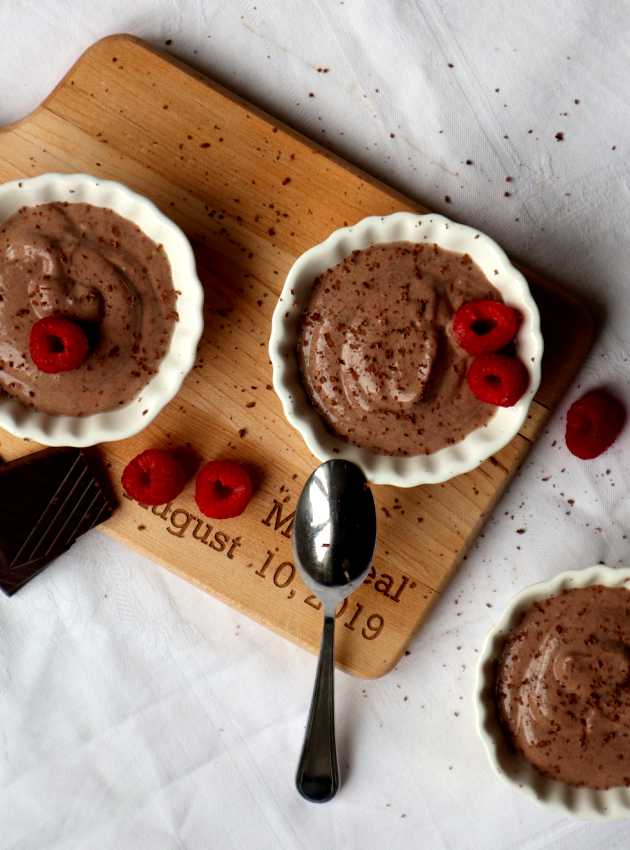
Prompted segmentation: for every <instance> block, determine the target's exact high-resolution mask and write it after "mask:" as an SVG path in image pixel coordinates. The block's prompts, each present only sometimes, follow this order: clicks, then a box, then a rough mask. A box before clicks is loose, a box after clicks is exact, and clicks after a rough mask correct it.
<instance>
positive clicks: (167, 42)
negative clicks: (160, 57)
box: [164, 38, 173, 47]
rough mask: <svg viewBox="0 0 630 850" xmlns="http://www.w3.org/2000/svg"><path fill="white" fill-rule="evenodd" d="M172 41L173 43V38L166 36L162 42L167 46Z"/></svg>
mask: <svg viewBox="0 0 630 850" xmlns="http://www.w3.org/2000/svg"><path fill="white" fill-rule="evenodd" d="M172 43H173V39H172V38H167V39H166V41H165V42H164V44H165V45H166V46H167V47H170V45H171V44H172Z"/></svg>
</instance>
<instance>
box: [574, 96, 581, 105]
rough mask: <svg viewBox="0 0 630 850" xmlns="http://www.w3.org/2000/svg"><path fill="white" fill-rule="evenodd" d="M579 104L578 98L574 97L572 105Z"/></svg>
mask: <svg viewBox="0 0 630 850" xmlns="http://www.w3.org/2000/svg"><path fill="white" fill-rule="evenodd" d="M579 102H580V98H579V97H576V98H575V100H574V101H573V103H574V104H575V105H576V106H577V105H578V103H579Z"/></svg>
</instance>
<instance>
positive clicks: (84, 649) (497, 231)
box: [0, 0, 630, 850]
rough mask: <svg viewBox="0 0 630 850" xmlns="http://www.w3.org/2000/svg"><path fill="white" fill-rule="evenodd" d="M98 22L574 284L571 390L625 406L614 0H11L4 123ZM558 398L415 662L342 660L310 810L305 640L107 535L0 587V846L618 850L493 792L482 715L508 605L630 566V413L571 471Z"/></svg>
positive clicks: (627, 90)
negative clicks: (487, 641) (534, 585)
mask: <svg viewBox="0 0 630 850" xmlns="http://www.w3.org/2000/svg"><path fill="white" fill-rule="evenodd" d="M117 31H128V32H132V33H135V34H137V35H140V36H142V37H144V38H146V39H148V40H150V41H152V42H154V43H156V44H158V45H159V44H162V45H163V43H164V41H165V40H166V39H169V38H170V39H172V44H171V46H170V48H169V49H170V50H172V52H173V53H174V54H175V55H177V56H179V57H181V58H183V59H186V60H188V61H190V62H191V63H192V64H194V65H196V66H197V67H198V68H200V69H202V70H204V71H207V72H208V73H209V74H211V75H212V76H214V77H215V78H217V79H219V80H220V81H222V82H224V83H225V84H227V85H228V86H230V87H232V88H234V89H236V90H237V91H238V92H240V93H241V94H244V95H245V96H247V97H249V98H251V99H252V100H253V101H255V102H256V103H258V104H259V105H261V106H263V107H265V108H267V109H268V110H269V111H270V112H272V113H274V114H276V115H278V116H279V117H281V118H283V119H285V120H286V121H288V123H290V124H292V125H294V126H295V127H297V128H299V129H300V130H303V131H304V132H305V133H306V134H308V135H310V136H312V137H314V138H316V139H319V140H322V141H323V142H324V143H325V144H328V145H329V146H330V147H332V148H334V149H335V150H336V151H338V152H340V153H341V154H343V155H344V156H346V157H347V158H348V159H349V160H351V161H353V162H356V163H358V164H360V165H362V166H364V167H365V168H367V169H368V170H369V171H371V172H372V173H374V174H376V175H378V176H381V177H383V178H384V179H386V180H387V181H389V182H391V183H392V184H394V185H395V186H397V187H398V188H400V189H402V190H403V191H405V192H406V193H408V194H410V195H412V196H416V197H417V198H419V199H421V200H423V201H425V202H426V203H427V204H428V205H431V206H433V207H434V208H436V209H439V210H441V211H444V212H446V213H447V214H448V213H450V214H452V215H456V216H457V217H458V218H460V219H461V220H464V221H469V222H470V223H472V224H474V225H476V226H478V227H480V228H483V229H485V230H487V231H488V232H489V233H490V234H491V235H493V236H494V237H496V238H497V239H498V240H499V241H500V242H501V243H502V244H503V245H504V246H505V247H506V248H507V249H508V250H509V251H511V252H512V253H514V254H516V255H517V256H519V257H521V258H524V259H526V260H527V261H528V262H529V263H530V264H532V265H534V266H537V267H540V268H541V269H543V270H546V271H547V272H549V273H551V274H553V275H554V276H555V277H556V278H558V279H559V280H560V281H562V282H564V283H565V284H567V285H568V286H570V287H571V288H572V289H573V290H574V291H576V292H578V293H581V294H582V295H583V297H584V298H585V299H587V300H588V301H589V302H590V303H591V304H592V306H593V309H594V310H596V311H597V314H598V316H599V317H600V318H601V319H602V320H603V331H602V333H601V336H600V338H599V341H598V343H597V345H596V347H595V349H594V351H593V353H592V355H591V357H590V359H589V361H588V363H587V365H586V367H585V369H584V371H583V373H582V376H581V383H582V385H583V386H585V387H586V386H591V385H594V384H599V383H602V382H603V383H606V384H609V385H611V386H613V387H614V388H616V390H617V391H618V392H619V394H620V395H621V396H622V397H624V398H625V399H626V401H628V402H630V386H629V376H628V369H627V365H626V364H627V357H628V352H629V349H630V299H629V298H628V288H629V286H630V215H629V200H630V170H629V167H628V153H629V152H630V138H629V135H630V109H629V107H630V87H629V86H628V79H629V75H628V67H629V60H630V11H629V9H628V6H627V4H625V3H623V2H613V1H612V0H581V2H578V0H556V2H554V3H550V2H548V0H528V2H527V3H516V2H511V0H487V2H484V3H471V2H468V0H390V1H389V2H382V0H381V2H378V0H345V2H341V0H340V1H339V2H334V0H315V2H313V0H281V2H271V1H270V0H257V2H254V3H252V2H242V0H232V2H220V0H190V2H184V0H180V1H179V2H177V0H159V2H158V0H153V1H152V0H134V2H133V3H130V2H129V0H110V2H91V0H1V2H0V92H1V99H0V124H3V123H7V122H10V121H13V120H16V119H18V118H20V117H21V116H23V115H24V114H26V113H27V112H28V111H29V110H31V109H32V108H33V107H35V105H36V104H37V103H38V102H39V101H40V100H41V99H42V98H43V97H44V96H45V95H46V94H47V93H48V91H49V90H50V89H51V87H52V86H53V85H54V84H55V83H56V82H57V81H58V79H59V78H60V77H61V76H62V74H63V73H64V72H65V71H66V70H67V68H68V67H69V65H70V64H71V63H72V62H73V61H74V60H75V58H76V57H77V56H78V55H79V54H80V53H81V52H82V51H83V50H84V48H86V47H87V46H88V45H89V44H90V43H91V42H93V41H94V40H96V39H97V38H100V37H101V36H104V35H106V34H108V33H112V32H117ZM448 63H451V64H452V65H453V66H454V67H453V68H449V67H448ZM317 66H326V67H329V68H330V72H329V73H328V74H325V75H324V74H318V73H317V72H316V68H317ZM496 89H500V91H498V92H497V91H496ZM309 91H313V92H314V93H315V95H316V97H315V98H314V99H313V98H308V96H307V95H308V92H309ZM576 99H577V100H579V101H580V103H579V104H576V103H575V102H574V101H575V100H576ZM565 113H568V114H565ZM529 130H532V131H533V132H531V133H530V132H528V131H529ZM557 132H563V133H564V141H562V142H558V141H556V140H555V138H554V136H555V134H556V133H557ZM391 133H394V134H395V138H393V139H392V138H391V137H390V134H391ZM613 146H616V150H613ZM466 159H472V160H473V162H474V164H473V165H472V166H466V165H465V164H464V163H465V160H466ZM506 176H511V177H513V178H514V179H513V182H511V183H509V184H507V183H506V182H505V178H506ZM506 190H509V191H510V192H511V193H512V197H510V198H505V197H504V192H505V191H506ZM445 195H449V196H450V197H451V198H452V204H451V205H448V204H447V203H445V201H444V196H445ZM577 392H578V390H577V387H574V388H573V390H572V393H571V394H570V395H571V397H572V398H574V397H575V395H576V393H577ZM565 407H566V406H565ZM565 407H563V409H562V410H561V411H560V412H559V413H558V414H557V415H556V416H555V418H554V420H553V422H552V424H551V427H550V429H549V432H548V433H547V434H546V435H545V436H544V438H543V439H542V440H541V441H540V443H539V445H538V446H537V447H536V449H535V450H534V452H533V453H532V455H531V458H530V460H529V462H528V463H527V465H526V466H525V468H524V469H523V471H522V473H521V474H520V475H519V477H518V478H517V480H516V481H515V482H514V484H513V485H512V487H511V489H510V491H509V494H508V495H507V497H506V498H505V499H504V501H503V502H502V504H501V505H500V506H499V508H498V509H497V510H496V512H495V514H494V517H493V519H492V520H491V521H490V522H489V524H488V525H487V527H486V529H485V532H484V534H482V536H481V538H480V540H479V543H478V545H477V546H476V547H475V549H474V552H473V553H472V554H471V556H470V557H469V558H468V560H467V562H466V563H465V564H464V565H463V567H462V568H461V570H460V571H459V573H458V575H457V577H456V578H455V580H454V581H453V582H452V584H451V586H450V588H449V589H448V591H447V592H446V593H445V594H444V597H443V599H442V601H441V602H440V603H439V604H438V605H437V606H436V608H435V610H434V612H433V613H432V615H431V617H430V619H429V621H428V623H427V624H426V627H425V628H424V629H423V630H422V632H421V633H420V634H419V635H418V636H417V638H416V640H415V641H414V642H413V644H412V646H411V654H410V655H409V656H407V657H405V658H404V659H403V661H402V662H401V664H400V665H399V667H398V669H397V670H395V671H394V672H392V673H391V674H390V675H389V676H387V677H386V678H384V679H381V680H377V681H369V682H365V681H360V680H356V679H351V678H350V677H347V676H344V675H341V674H340V675H339V676H338V718H339V745H340V753H341V762H342V765H343V768H344V780H345V781H344V785H343V789H342V791H341V793H340V794H339V796H338V797H337V798H336V799H335V800H334V801H333V802H331V803H329V804H327V805H325V806H322V807H314V806H312V805H309V804H308V803H305V802H304V801H302V800H301V799H300V798H299V797H298V796H297V794H296V792H295V791H294V789H293V774H294V769H295V765H296V759H297V756H298V751H299V747H300V743H301V737H302V728H303V724H304V721H305V715H306V710H307V705H308V701H309V698H310V691H311V685H312V678H313V673H314V669H315V660H314V658H312V657H311V656H310V655H308V654H305V653H303V652H302V651H301V650H299V649H296V648H295V647H293V646H292V645H290V644H289V643H287V642H285V641H283V640H281V639H280V638H277V637H275V636H273V635H272V634H270V633H268V632H266V631H265V630H264V629H262V628H260V627H259V626H257V625H255V624H254V623H251V622H249V621H248V620H247V619H245V618H244V617H242V616H240V615H239V614H236V613H234V612H232V611H231V610H229V609H227V608H226V607H224V606H223V605H221V604H220V603H218V602H216V601H215V600H214V599H212V598H211V597H209V596H206V595H204V594H203V593H201V592H199V591H198V590H195V589H194V588H193V587H191V586H188V585H187V584H185V583H184V582H182V581H180V580H178V579H177V578H175V577H173V576H171V575H170V574H168V573H167V572H166V571H164V570H162V569H160V568H158V567H156V566H155V565H153V564H151V563H149V562H147V561H145V560H144V559H142V558H140V557H138V556H137V555H134V554H133V553H131V552H130V551H128V550H127V549H125V548H124V547H123V546H120V545H117V544H115V543H113V542H111V541H109V540H108V539H106V538H105V537H103V536H101V535H100V534H98V533H93V534H91V535H89V536H88V537H87V538H85V539H83V540H82V541H81V542H80V543H79V544H78V545H77V546H76V547H75V548H74V549H73V550H72V552H70V553H68V554H67V555H66V556H65V557H63V558H62V559H60V560H59V561H58V562H57V563H56V565H55V566H53V567H52V568H50V569H49V570H48V571H47V572H46V573H45V574H43V575H42V576H41V577H40V578H39V579H38V580H36V581H34V582H33V583H32V584H31V585H29V586H28V587H27V588H25V589H24V590H23V591H22V592H21V593H20V594H19V595H18V596H17V597H15V598H13V599H12V600H7V599H5V598H2V599H0V789H1V791H0V847H1V848H2V850H27V848H28V850H34V848H37V850H40V848H45V850H87V848H90V850H101V848H108V850H109V848H116V850H123V848H130V850H137V848H150V850H154V848H155V850H175V848H187V850H197V848H200V850H201V849H202V848H203V850H206V848H219V850H232V848H234V850H236V848H239V850H242V848H247V850H249V848H254V850H259V849H260V850H263V848H264V850H267V848H268V850H280V848H282V850H302V848H304V850H306V848H317V850H321V848H323V850H334V848H349V849H350V850H352V848H370V850H371V848H375V849H376V848H378V850H383V848H386V849H387V850H397V848H416V847H421V848H423V850H443V848H444V850H446V848H449V850H452V849H453V848H454V850H468V848H470V849H471V850H473V848H475V850H510V848H514V850H516V848H528V850H542V848H551V847H553V848H557V849H558V850H569V848H570V850H586V848H588V850H596V848H607V850H613V848H622V847H627V846H628V839H627V837H625V836H627V834H628V832H627V830H628V828H627V827H624V826H623V825H621V824H606V825H589V824H583V823H580V822H578V821H573V820H569V819H564V818H562V817H560V816H558V815H556V814H551V813H549V812H548V811H546V810H545V809H543V808H541V807H539V806H536V805H535V804H534V803H532V802H530V801H529V800H528V799H527V798H525V797H522V796H521V795H519V794H517V793H516V792H515V791H513V790H512V789H511V788H510V787H508V786H505V785H504V784H502V783H501V782H500V781H499V780H498V779H496V778H495V776H494V775H493V774H492V772H491V770H490V767H489V765H488V763H487V761H486V758H485V755H484V753H483V752H482V749H481V745H480V743H479V742H478V740H477V738H476V734H475V730H474V712H473V705H472V699H471V694H472V689H473V681H474V668H475V663H476V659H477V651H478V649H479V647H480V645H481V642H482V640H483V638H484V635H485V634H486V632H487V631H488V629H489V628H490V626H491V625H492V623H493V621H494V620H495V618H496V617H497V616H498V614H499V612H500V611H501V609H502V607H503V606H504V604H505V603H506V601H507V600H508V599H509V597H511V596H512V594H513V593H514V592H515V591H516V590H518V589H520V588H522V587H523V586H524V585H526V584H528V583H530V582H531V581H533V580H538V579H543V578H546V577H549V576H551V575H553V574H554V573H556V572H558V571H560V570H562V569H565V568H568V567H579V566H587V565H590V564H591V563H595V562H597V561H599V560H603V561H605V562H607V563H609V564H617V563H621V562H624V561H626V562H627V561H630V553H629V552H628V548H629V545H628V542H627V541H626V540H625V539H624V535H625V534H626V532H628V525H629V524H630V502H629V499H628V493H629V485H630V470H629V469H628V465H627V464H626V463H624V458H625V457H627V451H628V444H629V441H630V429H629V431H628V433H626V434H625V435H624V437H623V438H622V439H621V440H620V441H619V442H618V444H617V445H616V446H615V447H614V448H613V449H612V450H611V451H610V452H608V453H607V454H606V455H605V456H604V457H602V458H601V459H599V460H597V461H594V462H591V463H581V462H579V461H577V460H575V459H573V458H572V457H571V456H569V455H568V453H567V452H566V450H565V449H564V446H563V441H562V414H563V412H564V409H565ZM556 441H557V442H556ZM547 477H549V480H547V481H543V480H542V479H543V478H547ZM568 499H575V506H574V507H570V506H569V505H568V501H567V500H568ZM521 527H525V528H526V533H525V534H524V535H518V536H517V535H516V534H515V530H516V529H517V528H521ZM418 546H419V547H421V546H422V537H421V535H420V534H419V536H418ZM456 602H457V603H458V604H457V605H456V604H455V603H456ZM487 602H489V603H490V604H491V605H492V607H491V608H489V607H487V606H486V603H487Z"/></svg>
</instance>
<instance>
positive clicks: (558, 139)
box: [554, 133, 564, 142]
mask: <svg viewBox="0 0 630 850" xmlns="http://www.w3.org/2000/svg"><path fill="white" fill-rule="evenodd" d="M554 139H555V140H556V142H563V141H564V133H556V135H555V136H554Z"/></svg>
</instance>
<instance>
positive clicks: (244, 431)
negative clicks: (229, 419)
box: [238, 428, 247, 440]
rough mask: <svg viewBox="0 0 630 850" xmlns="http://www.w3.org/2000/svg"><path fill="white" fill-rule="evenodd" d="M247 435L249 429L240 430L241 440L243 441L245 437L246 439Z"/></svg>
mask: <svg viewBox="0 0 630 850" xmlns="http://www.w3.org/2000/svg"><path fill="white" fill-rule="evenodd" d="M246 434H247V428H239V432H238V435H239V437H240V438H241V440H242V439H243V437H244V436H245V435H246Z"/></svg>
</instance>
